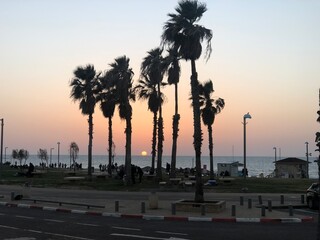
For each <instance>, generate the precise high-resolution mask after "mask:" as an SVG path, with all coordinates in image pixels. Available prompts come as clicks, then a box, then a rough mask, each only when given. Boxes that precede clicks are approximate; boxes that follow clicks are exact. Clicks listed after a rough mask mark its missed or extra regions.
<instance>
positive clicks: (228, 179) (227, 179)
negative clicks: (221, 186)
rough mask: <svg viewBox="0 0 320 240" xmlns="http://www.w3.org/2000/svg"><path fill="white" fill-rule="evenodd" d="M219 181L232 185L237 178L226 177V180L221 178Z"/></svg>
mask: <svg viewBox="0 0 320 240" xmlns="http://www.w3.org/2000/svg"><path fill="white" fill-rule="evenodd" d="M219 180H220V181H222V182H224V183H231V182H232V181H234V180H235V178H229V177H226V178H219Z"/></svg>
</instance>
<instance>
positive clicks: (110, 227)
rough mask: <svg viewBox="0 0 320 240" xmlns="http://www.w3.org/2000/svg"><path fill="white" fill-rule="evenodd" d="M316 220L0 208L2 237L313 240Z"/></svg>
mask: <svg viewBox="0 0 320 240" xmlns="http://www.w3.org/2000/svg"><path fill="white" fill-rule="evenodd" d="M316 229H317V224H316V223H315V222H314V223H288V224H286V223H276V224H275V223H271V224H267V223H263V224H262V223H214V222H179V221H156V220H152V221H147V220H141V219H126V218H112V217H101V216H90V215H81V214H70V213H62V212H50V211H41V210H38V209H24V208H9V207H3V206H1V207H0V239H6V240H7V239H19V240H22V239H24V240H28V239H30V240H33V239H36V240H38V239H47V240H49V239H50V240H51V239H57V240H62V239H66V240H70V239H74V240H91V239H97V240H98V239H111V240H134V239H151V240H152V239H155V240H162V239H163V240H165V239H171V240H174V239H180V240H183V239H192V240H208V239H215V240H216V239H223V240H229V239H230V240H231V239H232V240H234V239H239V240H242V239H243V240H248V239H249V240H250V239H259V240H269V239H272V240H278V239H279V240H287V239H288V240H289V239H290V240H295V239H296V240H301V239H304V240H309V239H310V240H314V239H316Z"/></svg>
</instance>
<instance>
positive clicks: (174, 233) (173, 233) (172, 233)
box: [156, 231, 188, 236]
mask: <svg viewBox="0 0 320 240" xmlns="http://www.w3.org/2000/svg"><path fill="white" fill-rule="evenodd" d="M156 233H163V234H170V235H183V236H187V235H188V234H187V233H177V232H163V231H156Z"/></svg>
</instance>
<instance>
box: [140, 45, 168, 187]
mask: <svg viewBox="0 0 320 240" xmlns="http://www.w3.org/2000/svg"><path fill="white" fill-rule="evenodd" d="M161 54H162V50H161V49H160V48H155V49H152V50H150V51H148V55H147V56H146V57H145V58H144V59H143V61H142V63H141V73H142V74H144V75H147V76H148V77H149V79H150V81H151V82H152V83H155V84H156V85H157V94H158V99H162V92H161V86H163V85H164V83H163V82H162V79H163V75H164V73H165V64H164V58H163V57H162V55H161ZM162 102H163V101H162V100H160V101H158V103H160V104H159V118H158V147H157V153H158V155H157V157H158V158H157V180H158V181H160V180H162V152H163V141H164V134H163V118H162Z"/></svg>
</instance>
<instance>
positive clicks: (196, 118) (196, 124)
mask: <svg viewBox="0 0 320 240" xmlns="http://www.w3.org/2000/svg"><path fill="white" fill-rule="evenodd" d="M191 72H192V75H191V82H190V84H191V95H192V106H193V128H194V133H193V146H194V149H195V155H196V156H195V157H196V186H195V188H196V189H195V199H194V201H195V202H203V201H204V196H203V195H204V194H203V184H202V176H201V174H202V172H201V145H202V132H201V119H200V103H199V82H198V74H197V71H196V64H195V61H194V60H191Z"/></svg>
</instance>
